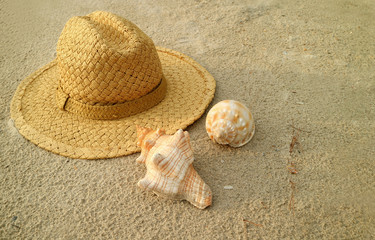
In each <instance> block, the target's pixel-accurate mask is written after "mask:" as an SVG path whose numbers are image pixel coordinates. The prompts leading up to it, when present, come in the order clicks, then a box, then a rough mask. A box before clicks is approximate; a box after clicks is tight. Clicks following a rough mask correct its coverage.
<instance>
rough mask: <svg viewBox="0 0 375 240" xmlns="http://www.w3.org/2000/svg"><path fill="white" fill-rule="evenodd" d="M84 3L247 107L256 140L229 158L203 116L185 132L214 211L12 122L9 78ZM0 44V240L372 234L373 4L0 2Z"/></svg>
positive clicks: (139, 172)
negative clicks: (47, 146) (73, 154)
mask: <svg viewBox="0 0 375 240" xmlns="http://www.w3.org/2000/svg"><path fill="white" fill-rule="evenodd" d="M15 2H16V3H15ZM95 10H105V11H110V12H113V13H116V14H118V15H120V16H123V17H125V18H127V19H129V20H131V21H132V22H134V23H135V24H137V25H138V26H139V27H140V28H141V29H142V30H143V31H144V32H145V33H146V34H148V35H149V36H150V37H151V38H152V39H153V40H154V42H155V44H156V45H158V46H163V47H167V48H171V49H174V50H177V51H180V52H182V53H184V54H186V55H188V56H190V57H192V58H193V59H195V60H196V61H197V62H199V63H200V64H201V65H202V66H204V67H205V68H206V69H207V70H208V71H209V72H210V73H211V74H212V75H213V76H214V78H215V79H216V81H217V89H216V94H215V98H214V100H213V102H212V103H211V105H210V106H209V107H212V106H213V104H215V103H217V102H219V101H221V100H225V99H235V100H238V101H241V102H243V103H244V104H246V105H247V106H249V108H251V110H252V113H253V115H254V118H255V119H256V134H255V137H254V138H253V139H252V141H251V142H250V143H249V144H247V145H245V146H244V147H241V148H238V149H234V148H229V147H225V146H219V145H217V144H214V143H213V142H211V141H210V140H209V138H208V136H207V134H206V132H205V126H204V123H205V117H206V114H207V113H206V114H205V115H203V117H202V118H200V119H199V120H198V121H197V122H195V123H194V124H193V125H192V126H190V127H188V128H187V130H188V131H189V133H190V135H191V140H192V144H193V147H194V155H195V162H194V167H195V168H196V170H197V171H198V173H199V174H200V175H201V177H202V178H203V179H204V180H205V182H206V183H207V184H208V185H209V186H210V187H211V189H212V191H213V196H214V197H213V204H212V206H211V207H209V208H207V209H205V210H199V209H197V208H195V207H193V206H192V205H191V204H189V203H188V202H186V201H170V200H164V199H160V198H158V197H156V196H155V195H154V194H152V193H148V192H144V191H142V190H141V189H139V188H138V187H137V185H136V184H137V182H138V181H139V180H140V179H141V178H142V177H143V176H144V174H145V172H146V170H145V167H144V166H142V165H138V164H136V162H135V159H136V158H137V156H138V155H139V154H133V155H130V156H126V157H120V158H115V159H107V160H98V161H88V160H76V159H69V158H66V157H62V156H59V155H55V154H53V153H50V152H47V151H45V150H43V149H40V148H39V147H37V146H35V145H34V144H33V143H31V142H29V141H27V140H26V139H25V138H23V137H22V136H21V135H20V134H19V133H18V131H17V129H16V128H15V127H14V125H13V123H12V121H11V120H10V113H9V107H10V101H11V99H12V96H13V94H14V92H15V90H16V88H17V86H18V84H19V83H20V82H21V81H22V80H23V79H24V78H25V77H27V76H28V75H29V74H31V73H32V72H34V71H36V70H37V69H38V68H40V67H42V66H44V65H45V64H47V63H49V62H50V61H52V60H53V59H54V57H55V56H56V50H55V48H56V43H57V40H58V38H59V35H60V33H61V31H62V29H63V27H64V25H65V23H66V22H67V20H68V19H69V18H70V17H73V16H82V15H86V14H88V13H90V12H92V11H95ZM0 36H1V37H0V46H1V51H0V78H1V86H0V120H1V121H0V158H1V161H0V191H1V192H0V239H127V238H129V239H374V238H375V228H374V226H375V201H374V199H375V161H374V160H375V1H373V0H342V1H334V0H311V1H301V0H282V1H276V0H273V1H272V0H264V1H262V0H247V1H200V0H196V1H174V0H160V1H130V0H127V1H120V0H118V1H115V0H113V1H98V0H95V1H72V0H69V1H41V0H40V1H35V0H33V1H4V0H2V1H0ZM298 129H299V130H298ZM293 137H295V139H296V140H297V143H296V144H295V145H294V148H293V151H292V153H291V154H290V144H291V142H292V141H293ZM293 172H294V173H295V174H293ZM228 185H230V186H233V189H231V190H228V189H224V186H228Z"/></svg>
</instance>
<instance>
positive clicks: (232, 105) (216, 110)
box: [206, 100, 255, 147]
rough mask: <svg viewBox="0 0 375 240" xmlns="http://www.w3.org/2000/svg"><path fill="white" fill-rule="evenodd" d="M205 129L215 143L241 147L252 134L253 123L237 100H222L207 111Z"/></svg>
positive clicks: (247, 112) (246, 110) (253, 129)
mask: <svg viewBox="0 0 375 240" xmlns="http://www.w3.org/2000/svg"><path fill="white" fill-rule="evenodd" d="M206 130H207V133H208V136H209V137H210V138H211V139H212V140H213V141H214V142H216V143H219V144H224V145H225V144H228V145H229V146H232V147H241V146H243V145H245V144H246V143H248V142H249V141H250V140H251V138H252V137H253V136H254V132H255V124H254V119H253V116H252V115H251V113H250V110H249V109H248V108H247V107H246V106H244V105H243V104H242V103H240V102H238V101H234V100H224V101H221V102H219V103H217V104H216V105H215V106H213V107H212V108H211V109H210V111H209V112H208V114H207V118H206Z"/></svg>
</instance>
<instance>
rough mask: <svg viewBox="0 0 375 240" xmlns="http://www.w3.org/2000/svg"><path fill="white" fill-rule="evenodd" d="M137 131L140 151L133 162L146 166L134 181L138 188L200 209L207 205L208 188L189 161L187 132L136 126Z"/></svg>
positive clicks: (209, 193)
mask: <svg viewBox="0 0 375 240" xmlns="http://www.w3.org/2000/svg"><path fill="white" fill-rule="evenodd" d="M137 134H138V146H140V147H141V149H142V151H141V155H140V156H139V157H138V158H137V160H136V161H137V162H138V163H144V164H145V165H146V168H147V173H146V176H145V177H144V178H143V179H141V180H140V181H139V182H138V186H139V187H140V188H142V189H145V190H149V191H153V192H155V193H156V194H157V195H160V196H163V197H166V198H169V199H173V200H182V199H185V200H187V201H189V202H190V203H192V204H193V205H194V206H196V207H197V208H200V209H204V208H206V207H208V206H210V205H211V203H212V192H211V189H210V187H209V186H208V185H207V184H206V183H204V181H203V180H202V178H201V177H200V176H199V175H198V173H197V172H196V171H195V169H194V167H193V164H192V163H193V161H194V156H193V150H192V147H191V144H190V136H189V133H188V132H186V131H185V132H184V131H183V130H182V129H180V130H178V131H177V132H176V133H175V134H174V135H166V134H165V132H164V131H162V130H159V129H158V130H156V131H154V130H152V129H150V128H141V127H137Z"/></svg>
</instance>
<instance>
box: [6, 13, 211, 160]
mask: <svg viewBox="0 0 375 240" xmlns="http://www.w3.org/2000/svg"><path fill="white" fill-rule="evenodd" d="M214 92H215V80H214V79H213V77H212V76H211V75H210V74H209V73H208V72H207V71H206V70H205V69H204V68H203V67H202V66H200V65H199V64H198V63H197V62H195V61H194V60H192V59H191V58H189V57H187V56H185V55H183V54H181V53H178V52H175V51H173V50H170V49H166V48H161V47H155V46H154V44H153V42H152V40H151V39H150V38H149V37H148V36H147V35H146V34H145V33H143V32H142V31H141V30H140V29H139V28H138V27H137V26H135V25H134V24H133V23H131V22H130V21H128V20H125V19H123V18H121V17H119V16H117V15H114V14H111V13H108V12H100V11H98V12H93V13H91V14H89V15H87V16H83V17H73V18H71V19H70V20H69V21H68V22H67V24H66V25H65V27H64V29H63V31H62V33H61V36H60V38H59V41H58V44H57V58H56V59H55V60H53V61H52V62H50V63H49V64H47V65H46V66H44V67H42V68H41V69H39V70H37V71H36V72H34V73H33V74H31V75H30V76H28V77H27V78H26V79H24V80H23V81H22V82H21V83H20V85H19V86H18V88H17V90H16V92H15V94H14V97H13V99H12V103H11V117H12V119H14V121H15V125H16V127H17V128H18V129H19V132H20V133H21V134H22V135H23V136H25V138H27V139H29V140H30V141H31V142H33V143H35V144H37V145H38V146H40V147H42V148H44V149H46V150H49V151H51V152H54V153H57V154H60V155H63V156H68V157H72V158H84V159H99V158H111V157H118V156H123V155H128V154H131V153H134V152H138V151H140V149H139V148H138V147H137V144H136V142H137V136H136V125H139V126H144V127H149V128H163V129H165V130H166V132H167V133H168V134H173V133H174V132H175V131H176V130H178V129H179V128H182V129H184V128H186V127H187V126H188V125H190V124H192V123H193V122H194V121H195V120H197V119H198V118H199V117H200V116H201V115H202V114H203V113H204V111H205V109H206V108H207V107H208V104H209V103H210V102H211V100H212V98H213V96H214Z"/></svg>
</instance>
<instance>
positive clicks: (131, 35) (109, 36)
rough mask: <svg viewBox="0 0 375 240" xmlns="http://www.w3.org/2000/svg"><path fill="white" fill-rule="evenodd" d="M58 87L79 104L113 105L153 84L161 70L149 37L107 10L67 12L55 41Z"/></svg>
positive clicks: (129, 98)
mask: <svg viewBox="0 0 375 240" xmlns="http://www.w3.org/2000/svg"><path fill="white" fill-rule="evenodd" d="M57 61H58V66H59V71H60V82H59V87H60V88H61V90H62V91H63V92H64V93H66V94H67V95H69V97H70V98H73V99H75V100H77V101H79V102H81V103H84V104H90V105H113V104H116V103H123V102H126V101H131V100H134V99H138V98H140V97H142V96H145V95H147V94H148V93H150V92H151V91H152V90H153V89H155V88H156V87H157V86H158V85H159V84H160V81H161V78H162V69H161V63H160V60H159V56H158V54H157V51H156V48H155V46H154V43H153V41H152V40H151V39H150V38H149V37H148V36H147V35H146V34H145V33H143V32H142V31H141V30H140V29H139V28H138V27H137V26H136V25H134V24H133V23H131V22H130V21H127V20H125V19H123V18H121V17H118V16H116V15H114V14H111V13H107V12H94V13H91V14H89V15H87V16H84V17H73V18H71V19H70V20H69V21H68V22H67V24H66V25H65V27H64V29H63V31H62V33H61V35H60V38H59V41H58V43H57Z"/></svg>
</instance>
